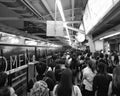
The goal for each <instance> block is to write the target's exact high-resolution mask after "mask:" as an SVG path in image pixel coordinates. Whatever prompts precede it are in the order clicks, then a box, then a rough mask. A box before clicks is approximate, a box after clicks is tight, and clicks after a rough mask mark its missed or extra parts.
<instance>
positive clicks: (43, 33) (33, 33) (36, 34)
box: [31, 33, 46, 35]
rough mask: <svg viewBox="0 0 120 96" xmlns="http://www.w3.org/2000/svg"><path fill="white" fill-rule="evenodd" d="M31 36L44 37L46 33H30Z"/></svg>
mask: <svg viewBox="0 0 120 96" xmlns="http://www.w3.org/2000/svg"><path fill="white" fill-rule="evenodd" d="M31 34H32V35H46V33H31Z"/></svg>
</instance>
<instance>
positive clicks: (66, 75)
mask: <svg viewBox="0 0 120 96" xmlns="http://www.w3.org/2000/svg"><path fill="white" fill-rule="evenodd" d="M72 86H73V83H72V71H71V70H70V69H65V70H64V71H63V72H62V75H61V80H60V83H59V84H58V87H57V92H56V93H57V96H71V94H72Z"/></svg>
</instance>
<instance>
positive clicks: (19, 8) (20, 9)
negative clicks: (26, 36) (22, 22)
mask: <svg viewBox="0 0 120 96" xmlns="http://www.w3.org/2000/svg"><path fill="white" fill-rule="evenodd" d="M8 9H10V10H19V11H25V10H26V7H21V6H19V7H8Z"/></svg>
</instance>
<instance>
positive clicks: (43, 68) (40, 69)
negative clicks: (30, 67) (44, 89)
mask: <svg viewBox="0 0 120 96" xmlns="http://www.w3.org/2000/svg"><path fill="white" fill-rule="evenodd" d="M46 69H47V65H46V64H43V63H41V64H40V63H38V64H36V71H37V72H38V74H39V75H43V73H44V72H45V71H46Z"/></svg>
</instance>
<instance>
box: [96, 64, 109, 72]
mask: <svg viewBox="0 0 120 96" xmlns="http://www.w3.org/2000/svg"><path fill="white" fill-rule="evenodd" d="M97 67H98V73H102V74H105V73H106V71H107V69H106V64H105V63H103V62H100V63H99V64H98V66H97Z"/></svg>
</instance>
